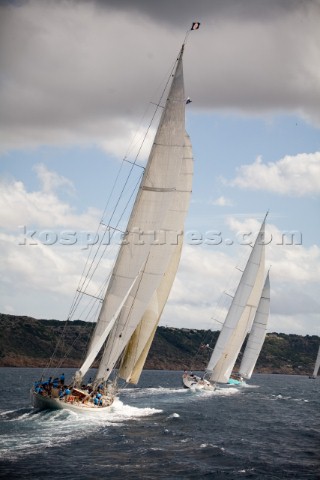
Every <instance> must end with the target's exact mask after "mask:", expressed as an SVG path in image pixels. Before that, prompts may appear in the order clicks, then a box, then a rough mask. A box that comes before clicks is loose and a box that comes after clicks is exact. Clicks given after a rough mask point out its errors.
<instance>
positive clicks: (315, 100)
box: [0, 0, 320, 335]
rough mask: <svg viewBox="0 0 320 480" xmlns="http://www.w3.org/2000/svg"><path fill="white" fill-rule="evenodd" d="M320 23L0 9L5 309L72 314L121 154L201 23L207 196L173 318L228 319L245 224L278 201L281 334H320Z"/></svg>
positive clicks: (274, 219) (287, 16) (196, 82)
mask: <svg viewBox="0 0 320 480" xmlns="http://www.w3.org/2000/svg"><path fill="white" fill-rule="evenodd" d="M319 20H320V2H319V1H318V0H304V1H300V0H269V1H267V2H266V1H264V0H228V1H225V0H197V1H196V2H195V1H193V0H162V1H161V2H156V1H155V2H152V1H150V0H149V1H147V0H130V1H129V0H119V1H116V0H106V1H76V0H74V1H71V0H65V1H58V0H56V1H49V0H41V1H40V0H33V1H32V0H30V1H28V0H20V1H19V0H12V1H0V21H1V25H0V72H1V73H0V104H1V111H0V124H1V125H0V173H1V179H0V181H1V190H0V192H1V193H0V216H1V233H0V235H1V250H0V256H1V265H2V275H1V299H0V302H1V304H0V312H2V313H11V314H17V315H28V316H33V317H35V318H56V319H65V318H66V317H67V315H68V312H69V309H70V305H71V302H72V299H73V296H74V293H75V290H76V288H77V286H78V280H79V277H80V274H81V272H82V269H83V265H84V263H85V261H86V258H87V254H88V248H86V245H87V243H90V239H91V238H92V235H93V232H95V231H96V228H97V225H98V223H99V221H100V219H101V217H102V214H103V209H104V207H105V205H106V202H107V199H108V196H109V194H110V190H111V189H112V185H113V183H114V180H115V178H116V175H117V172H118V171H119V166H120V165H121V161H122V159H123V158H124V157H125V156H126V157H127V158H134V155H135V153H134V152H135V150H134V149H135V148H137V145H138V140H139V138H141V136H142V135H143V131H144V129H145V127H146V125H147V124H148V121H149V120H148V119H149V118H150V115H151V114H152V112H151V109H152V108H153V103H156V102H157V101H158V100H159V97H160V94H161V90H162V88H163V85H164V83H165V81H166V79H167V77H168V75H169V73H170V70H171V68H172V65H173V63H174V60H175V58H176V55H177V53H178V51H179V48H180V46H181V44H182V42H183V39H184V37H185V34H186V32H187V31H188V29H189V28H190V26H191V23H192V22H193V21H200V22H201V28H200V30H198V31H195V32H191V33H190V35H189V36H188V42H187V47H186V51H185V56H184V72H185V85H186V93H187V95H188V96H190V98H191V99H192V103H191V104H189V105H188V106H187V130H188V133H189V135H190V137H191V140H192V144H193V150H194V158H195V176H194V186H193V194H192V203H191V207H190V211H189V214H188V218H187V222H186V237H185V247H184V250H183V256H182V261H181V264H180V269H179V273H178V276H177V278H176V281H175V284H174V287H173V290H172V293H171V296H170V300H169V302H168V305H167V307H166V309H165V311H164V314H163V317H162V319H161V324H162V325H170V326H176V327H191V328H211V329H217V328H219V325H218V323H217V322H216V321H215V319H216V318H217V309H218V308H219V305H220V304H219V302H220V300H221V298H223V295H224V294H223V292H224V291H228V288H232V287H231V286H230V285H232V282H233V281H234V278H235V276H236V273H235V272H236V271H237V270H236V269H235V267H236V266H237V265H239V264H241V262H243V259H244V258H246V257H247V256H248V254H249V249H250V247H248V246H246V245H243V244H242V243H243V242H241V240H240V239H241V238H242V236H241V234H242V233H243V232H246V233H250V232H252V235H253V234H254V233H255V232H257V230H258V228H259V225H260V223H261V221H262V219H263V217H264V215H265V213H266V211H267V210H269V215H268V221H267V236H268V238H269V240H270V241H269V244H268V247H267V266H271V274H270V275H271V285H272V290H271V295H272V304H271V318H270V328H269V331H277V332H285V333H298V334H316V335H320V316H319V311H320V302H319V281H320V255H319V238H320V231H319V230H320V229H319V195H320V69H319V64H320V30H319V28H318V27H319ZM153 131H154V130H153V129H151V132H150V133H151V134H152V133H153ZM150 138H152V135H150ZM149 142H150V140H149ZM147 144H148V142H147ZM145 150H146V148H144V149H143V151H142V162H143V161H145V156H146V152H145ZM130 156H131V157H130ZM66 232H69V233H70V232H76V238H77V242H76V243H74V244H72V245H71V244H70V242H69V243H68V241H66V240H65V238H66V237H65V235H66ZM91 234H92V235H91ZM213 235H214V238H215V239H217V241H215V242H207V241H206V239H207V238H208V237H210V238H212V236H213ZM195 238H198V239H199V238H200V241H195V240H194V239H195ZM88 239H89V241H88ZM55 240H56V241H55ZM212 243H215V244H213V245H212ZM109 264H110V258H108V259H107V260H106V261H105V266H106V267H107V266H108V265H109Z"/></svg>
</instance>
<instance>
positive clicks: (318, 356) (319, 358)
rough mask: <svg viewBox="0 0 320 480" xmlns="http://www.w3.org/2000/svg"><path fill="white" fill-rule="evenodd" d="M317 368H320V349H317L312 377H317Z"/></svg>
mask: <svg viewBox="0 0 320 480" xmlns="http://www.w3.org/2000/svg"><path fill="white" fill-rule="evenodd" d="M319 368H320V347H319V350H318V355H317V360H316V364H315V366H314V370H313V377H316V376H317V375H318V372H319Z"/></svg>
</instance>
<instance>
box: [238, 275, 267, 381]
mask: <svg viewBox="0 0 320 480" xmlns="http://www.w3.org/2000/svg"><path fill="white" fill-rule="evenodd" d="M269 311H270V280H269V272H268V274H267V277H266V280H265V284H264V287H263V290H262V294H261V299H260V302H259V305H258V308H257V313H256V315H255V317H254V321H253V324H252V328H251V332H250V335H249V338H248V342H247V345H246V348H245V351H244V354H243V357H242V360H241V365H240V369H239V374H240V375H241V377H243V378H246V379H249V378H251V375H252V372H253V370H254V367H255V365H256V362H257V360H258V357H259V354H260V352H261V349H262V346H263V342H264V339H265V337H266V333H267V324H268V319H269Z"/></svg>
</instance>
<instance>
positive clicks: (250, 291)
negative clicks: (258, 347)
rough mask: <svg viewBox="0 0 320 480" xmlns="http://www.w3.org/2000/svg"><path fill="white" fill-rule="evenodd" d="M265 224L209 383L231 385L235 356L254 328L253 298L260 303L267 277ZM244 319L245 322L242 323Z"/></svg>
mask: <svg viewBox="0 0 320 480" xmlns="http://www.w3.org/2000/svg"><path fill="white" fill-rule="evenodd" d="M265 220H266V218H265V219H264V220H263V222H262V225H261V228H260V231H259V233H258V236H257V238H256V241H255V244H254V246H253V248H252V251H251V253H250V256H249V259H248V261H247V264H246V267H245V269H244V271H243V274H242V276H241V280H240V282H239V285H238V288H237V290H236V292H235V295H234V297H233V300H232V303H231V305H230V308H229V311H228V313H227V316H226V319H225V322H224V324H223V327H222V330H221V332H220V335H219V338H218V340H217V343H216V345H215V347H214V350H213V352H212V355H211V358H210V361H209V363H208V366H207V369H206V371H207V373H209V374H210V380H211V381H213V382H219V383H227V382H228V380H229V377H230V374H231V371H232V368H233V366H234V363H235V361H236V358H235V359H234V357H236V355H237V353H236V352H237V350H238V353H239V351H240V348H241V345H242V343H243V341H244V338H245V335H246V333H247V331H248V329H249V328H250V326H251V324H250V321H252V320H253V315H254V313H255V312H254V311H253V310H252V309H254V308H255V309H256V308H257V305H258V301H259V300H255V301H253V298H252V297H254V299H258V298H259V296H260V294H261V290H262V283H263V277H264V251H265V245H264V231H265ZM257 280H258V282H257ZM259 281H260V282H261V283H260V289H259V287H257V286H256V285H257V283H259ZM259 290H260V291H259ZM258 292H259V294H258ZM258 295H259V296H258ZM250 297H251V298H250ZM249 301H250V304H249ZM251 307H252V308H251ZM245 310H247V312H245ZM241 319H242V321H241V322H240V320H241ZM239 322H240V325H241V333H239V330H240V327H239V330H238V332H237V331H236V328H237V325H238V324H239ZM239 344H240V347H239ZM235 347H236V348H235ZM232 362H233V363H232Z"/></svg>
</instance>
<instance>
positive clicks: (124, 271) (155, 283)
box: [81, 47, 190, 380]
mask: <svg viewBox="0 0 320 480" xmlns="http://www.w3.org/2000/svg"><path fill="white" fill-rule="evenodd" d="M182 56H183V47H182V49H181V51H180V54H179V57H178V60H177V66H176V69H175V73H174V75H173V79H172V84H171V87H170V90H169V94H168V98H167V101H166V105H165V107H164V109H163V112H162V116H161V119H160V123H159V126H158V130H157V133H156V136H155V140H154V143H153V146H152V149H151V153H150V156H149V159H148V162H147V165H146V168H145V172H144V175H143V178H142V182H141V184H140V188H139V192H138V195H137V198H136V201H135V204H134V206H133V209H132V213H131V216H130V219H129V222H128V226H127V232H126V236H125V241H124V242H123V244H122V245H121V248H120V250H119V254H118V257H117V260H116V262H115V266H114V268H113V272H112V275H111V278H110V281H109V284H108V287H107V291H106V295H105V298H104V300H103V304H102V308H101V311H100V315H99V319H98V322H97V325H96V328H95V330H94V332H93V335H92V338H91V342H90V346H89V349H88V352H87V358H90V359H92V357H93V356H95V352H96V351H97V349H98V347H99V349H100V347H101V346H102V344H103V342H104V340H105V337H106V331H108V330H109V329H110V326H111V327H112V328H111V332H110V334H109V337H108V340H107V344H106V347H105V350H104V354H103V356H102V359H101V362H100V365H99V369H98V372H97V376H96V378H97V379H99V380H106V379H107V378H108V377H109V375H110V373H111V371H112V370H113V368H114V366H115V364H116V362H117V361H118V359H119V357H120V356H121V354H122V352H123V350H124V348H125V347H126V345H127V344H128V342H129V341H130V338H131V336H132V334H133V332H134V331H135V329H136V327H137V326H138V324H139V322H140V321H141V319H142V317H143V315H144V313H145V311H146V309H147V307H148V305H149V303H150V302H151V299H152V296H153V295H154V293H155V291H156V290H157V288H158V287H159V285H160V283H161V281H162V279H163V277H164V276H165V274H166V272H167V269H168V267H169V265H170V261H171V259H172V257H173V254H174V251H175V250H176V248H177V244H178V237H179V235H180V234H181V232H180V231H181V230H182V229H183V223H184V217H185V214H186V207H185V205H183V206H182V213H181V212H180V211H179V209H178V212H177V211H176V210H175V207H176V203H175V202H177V201H178V204H179V200H178V197H179V192H178V190H179V189H180V186H181V175H182V171H183V159H184V156H185V150H186V148H188V145H189V140H186V136H185V103H186V100H185V93H184V82H183V67H182ZM181 190H183V191H184V190H185V188H184V187H183V186H182V188H181ZM188 194H190V189H188ZM178 206H179V205H178ZM180 210H181V209H180ZM163 235H164V236H165V239H164V241H163V242H162V241H161V238H162V236H163ZM159 238H160V240H159ZM137 276H138V278H137V280H135V279H136V277H137ZM128 292H129V294H128ZM126 295H127V299H126V301H125V303H124V305H122V303H123V299H124V298H125V296H126ZM119 309H120V310H121V311H120V314H119V315H118V317H117V320H116V321H115V323H114V325H113V326H112V324H113V319H114V315H115V312H118V310H119ZM92 361H93V360H92ZM84 365H85V368H84V366H82V367H81V375H84V374H85V373H86V370H87V369H88V368H89V367H90V365H89V362H88V361H86V360H85V362H84Z"/></svg>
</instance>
